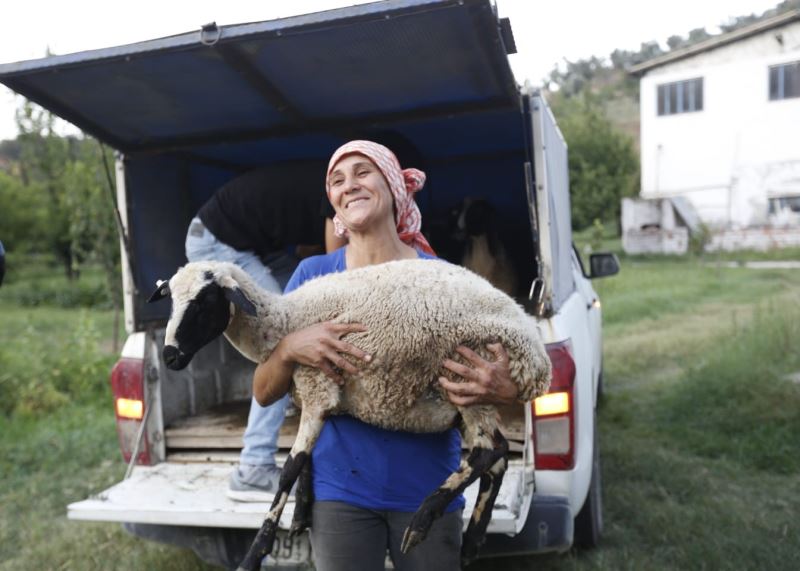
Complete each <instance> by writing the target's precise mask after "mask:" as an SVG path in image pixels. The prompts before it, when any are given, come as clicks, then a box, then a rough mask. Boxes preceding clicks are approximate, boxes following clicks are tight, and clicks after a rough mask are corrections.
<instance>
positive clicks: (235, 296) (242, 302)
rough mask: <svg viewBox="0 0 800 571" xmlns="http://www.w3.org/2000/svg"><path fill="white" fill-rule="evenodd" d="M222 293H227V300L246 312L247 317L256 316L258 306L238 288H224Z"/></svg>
mask: <svg viewBox="0 0 800 571" xmlns="http://www.w3.org/2000/svg"><path fill="white" fill-rule="evenodd" d="M222 291H224V292H225V298H226V299H227V300H228V301H230V302H231V303H232V304H233V305H235V306H236V307H238V308H239V309H241V310H242V311H244V312H245V313H246V314H247V315H252V316H255V314H256V306H255V305H253V302H252V301H250V300H249V299H247V296H246V295H244V294H243V293H242V290H241V289H239V288H238V287H223V288H222Z"/></svg>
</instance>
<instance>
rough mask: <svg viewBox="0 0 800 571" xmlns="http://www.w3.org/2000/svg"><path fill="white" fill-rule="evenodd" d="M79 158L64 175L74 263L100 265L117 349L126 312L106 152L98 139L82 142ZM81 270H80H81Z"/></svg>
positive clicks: (114, 205) (79, 147)
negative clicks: (106, 166)
mask: <svg viewBox="0 0 800 571" xmlns="http://www.w3.org/2000/svg"><path fill="white" fill-rule="evenodd" d="M77 149H78V151H77V155H78V156H77V158H76V159H75V160H73V161H71V162H69V163H68V164H67V166H66V169H65V172H64V180H63V185H64V205H65V207H66V208H67V211H68V213H69V237H70V249H71V251H72V253H73V263H77V262H78V261H83V260H90V261H92V262H95V263H97V264H99V265H100V267H101V268H102V269H103V275H104V276H105V279H106V288H107V291H108V292H109V297H110V298H111V302H112V304H113V307H114V317H115V323H114V349H115V350H116V347H117V337H116V336H117V331H118V329H119V328H118V324H117V321H118V320H119V314H120V310H121V308H122V284H121V281H120V265H119V264H120V256H119V240H118V235H117V227H116V222H115V218H116V213H115V208H116V204H115V203H114V200H113V197H112V196H113V191H112V189H110V188H109V184H110V183H109V181H108V179H107V177H106V173H105V170H104V168H103V156H102V153H103V150H102V148H101V147H100V144H99V143H98V142H97V141H95V140H94V139H90V138H86V139H82V140H80V145H79V146H78V147H77ZM77 269H78V268H76V270H77Z"/></svg>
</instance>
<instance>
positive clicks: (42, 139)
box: [16, 100, 77, 279]
mask: <svg viewBox="0 0 800 571" xmlns="http://www.w3.org/2000/svg"><path fill="white" fill-rule="evenodd" d="M16 120H17V128H18V130H19V135H18V136H17V141H18V142H19V145H20V158H19V171H20V177H21V180H22V184H23V185H24V186H25V187H26V189H27V191H28V192H30V193H31V194H32V195H39V197H40V201H39V209H40V213H39V215H40V216H41V217H42V218H43V219H45V220H46V224H43V225H41V226H40V227H37V228H35V230H36V232H38V233H40V236H41V238H42V239H43V240H44V242H45V243H46V244H47V250H48V251H49V252H51V253H53V254H54V255H55V256H56V258H57V259H58V260H59V261H60V262H61V264H62V267H63V268H64V271H65V272H66V274H67V276H68V277H69V278H70V279H72V278H74V277H76V274H75V271H76V268H77V264H76V261H75V260H74V259H73V258H74V253H73V251H72V248H71V244H72V240H71V238H70V233H69V212H68V210H67V209H66V207H65V190H64V173H65V171H66V167H67V163H68V162H69V161H70V158H71V154H72V152H73V146H74V144H73V142H72V141H71V140H70V139H68V138H64V137H60V136H58V135H57V134H56V133H55V132H54V130H53V126H54V122H55V117H54V116H53V115H52V113H50V112H48V111H46V110H44V109H42V108H41V107H39V106H37V105H34V104H33V103H31V102H30V101H27V100H25V101H24V102H23V104H22V105H21V106H20V107H19V108H18V109H17V114H16ZM31 230H34V229H33V228H32V229H31Z"/></svg>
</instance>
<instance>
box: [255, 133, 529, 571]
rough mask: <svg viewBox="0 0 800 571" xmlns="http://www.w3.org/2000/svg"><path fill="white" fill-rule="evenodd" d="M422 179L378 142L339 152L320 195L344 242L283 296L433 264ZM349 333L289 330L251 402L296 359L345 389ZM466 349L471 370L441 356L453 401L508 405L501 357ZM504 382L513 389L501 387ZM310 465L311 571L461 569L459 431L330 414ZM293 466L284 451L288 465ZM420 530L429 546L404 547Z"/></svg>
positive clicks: (358, 358)
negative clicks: (418, 514) (455, 381)
mask: <svg viewBox="0 0 800 571" xmlns="http://www.w3.org/2000/svg"><path fill="white" fill-rule="evenodd" d="M424 183H425V173H423V172H422V171H420V170H417V169H413V168H410V169H402V168H401V167H400V163H399V161H398V160H397V157H396V156H395V155H394V153H392V152H391V151H390V150H389V149H388V148H386V147H384V146H383V145H379V144H377V143H374V142H372V141H363V140H357V141H351V142H349V143H347V144H345V145H343V146H342V147H340V148H339V149H338V150H337V151H336V152H335V153H334V154H333V156H332V157H331V160H330V162H329V163H328V172H327V177H326V190H327V193H328V198H329V199H330V201H331V204H332V205H333V208H334V210H335V211H336V216H335V218H334V223H335V226H336V231H337V234H339V235H340V236H347V237H348V239H349V242H348V244H347V246H345V247H344V248H341V249H339V250H336V251H334V252H332V253H330V254H327V255H324V256H314V257H311V258H307V259H306V260H304V261H303V262H302V263H301V264H300V266H299V267H298V268H297V270H296V272H295V274H294V275H293V276H292V279H291V280H290V281H289V284H288V285H287V287H286V290H285V293H289V292H291V291H293V290H294V289H297V288H298V287H300V285H302V284H303V283H304V282H305V281H308V280H310V279H312V278H314V277H317V276H322V275H325V274H329V273H334V272H342V271H350V270H353V269H356V268H363V267H366V266H371V265H375V264H381V263H384V262H389V261H393V260H405V259H415V258H421V259H435V255H434V253H433V250H432V249H431V247H430V245H429V244H428V241H427V240H426V239H425V237H424V236H423V235H422V233H421V232H420V226H421V215H420V211H419V208H418V207H417V205H416V202H415V201H414V194H415V193H416V192H418V191H419V190H420V189H421V188H422V186H423V184H424ZM425 263H428V262H425ZM430 263H440V262H433V261H432V262H430ZM409 303H410V301H409ZM348 327H349V329H342V327H341V326H339V327H338V328H337V327H336V326H335V325H334V324H333V323H332V322H325V323H319V324H316V325H312V326H309V327H306V328H304V329H300V330H297V331H294V332H292V333H289V334H288V335H286V336H285V337H284V338H283V339H282V340H281V341H280V342H279V343H278V345H277V346H276V347H275V349H274V351H273V352H272V354H271V355H270V357H269V358H268V359H267V361H266V362H264V363H262V364H260V365H259V366H258V367H257V369H256V373H255V375H254V379H253V394H254V395H255V397H256V399H257V400H258V401H259V403H260V404H262V405H267V404H270V403H271V402H274V401H275V400H277V399H279V398H282V397H283V395H284V394H286V392H287V391H288V389H289V383H290V381H291V378H292V374H293V372H294V370H295V367H296V366H297V365H298V364H300V365H306V366H308V367H313V368H316V369H319V370H321V371H322V372H324V373H325V374H326V375H327V376H328V377H329V378H330V379H331V381H332V382H335V383H339V384H342V383H343V382H344V380H343V375H344V374H346V373H350V374H353V373H355V372H356V371H357V370H358V369H357V367H356V365H355V364H354V363H353V362H366V361H369V360H370V358H371V356H367V355H366V354H365V353H364V351H362V350H361V349H360V348H358V347H356V346H355V345H352V344H350V343H348V342H347V341H346V340H344V339H342V337H344V336H345V335H346V334H347V333H351V332H353V331H364V330H365V329H364V328H363V326H362V325H361V324H358V323H351V324H349V325H348ZM497 351H501V349H500V348H499V347H498V348H497ZM470 353H471V354H470V355H469V356H464V355H463V354H462V356H464V357H465V358H466V359H467V361H468V362H469V363H470V365H471V366H472V368H470V367H466V366H463V365H461V364H459V363H457V362H455V361H451V360H449V359H448V360H445V362H444V363H443V367H445V368H448V369H450V370H451V371H453V372H454V373H455V374H456V375H460V376H462V377H463V378H464V379H465V382H464V383H461V384H460V385H459V389H460V392H459V394H458V395H456V396H454V395H452V394H451V395H450V399H451V400H453V399H459V398H461V399H463V398H469V399H472V400H471V401H470V402H483V403H490V402H494V403H497V402H504V403H511V402H513V401H514V400H515V398H516V396H517V388H516V385H514V384H513V381H512V380H511V376H510V369H509V365H508V359H503V358H497V359H495V360H493V361H486V360H484V359H482V358H481V357H480V356H478V355H477V354H474V353H472V352H470ZM344 356H347V357H348V358H347V359H346V358H343V357H344ZM351 361H353V362H351ZM443 386H445V388H447V386H446V385H443ZM486 386H489V387H492V390H489V391H488V392H487V391H485V390H484V391H483V392H482V393H481V394H480V395H477V394H472V392H474V390H475V389H474V388H473V387H478V388H484V387H486ZM509 387H510V388H511V389H512V390H510V391H508V390H507V389H508V388H509ZM465 391H466V393H469V394H465ZM453 402H455V400H453ZM365 458H368V459H369V461H366V462H365V461H364V459H365ZM311 459H312V461H311V466H312V487H313V497H314V503H313V508H312V511H311V514H310V515H311V542H312V546H313V553H314V559H315V564H316V567H317V569H319V570H320V571H326V570H337V571H338V570H339V569H345V568H348V569H349V568H351V567H352V565H353V563H354V562H358V565H359V568H360V569H383V566H384V565H383V564H384V560H385V557H386V552H387V549H388V551H389V554H390V557H391V558H392V560H393V562H394V564H395V567H398V568H402V569H408V570H411V571H419V570H424V569H456V568H459V566H460V558H461V553H460V551H461V544H462V541H461V529H462V518H461V510H462V508H463V505H464V499H463V497H462V496H461V493H460V489H455V490H442V489H439V488H440V485H441V484H442V482H444V481H445V480H447V479H448V477H449V476H450V475H451V474H453V473H455V472H456V470H458V468H459V464H460V461H461V439H460V437H459V433H458V431H456V430H455V429H453V428H451V429H449V430H446V431H444V432H437V433H430V434H411V433H405V432H400V431H393V430H385V429H382V428H378V427H376V426H372V425H369V424H367V423H365V422H362V421H360V420H358V419H356V418H355V417H351V416H347V415H333V416H331V417H330V418H328V419H327V421H326V422H325V424H324V426H323V427H322V428H321V432H320V433H319V437H318V440H317V441H316V444H315V445H314V447H313V450H312V455H311ZM291 461H292V457H291V456H290V459H289V460H287V464H288V463H291ZM437 489H439V491H438V492H437V493H436V494H434V495H433V496H436V497H437V498H442V499H443V502H440V503H441V505H438V504H437V508H436V510H434V512H435V513H436V514H437V515H438V514H442V513H443V515H442V516H441V517H439V518H438V519H435V521H433V523H432V525H431V526H430V528H428V526H427V525H426V526H423V527H424V533H423V532H419V533H416V532H415V533H412V534H408V533H406V536H404V532H405V530H406V527H411V528H412V529H414V530H417V527H415V525H417V524H416V523H415V521H416V520H413V519H412V516H413V514H414V512H415V511H416V510H417V508H418V507H419V506H420V504H422V503H423V501H424V500H425V498H426V496H427V495H428V494H429V493H430V491H431V490H437ZM446 492H450V493H446ZM437 494H438V495H437ZM433 496H431V497H433ZM431 519H433V518H431ZM417 523H418V522H417ZM471 527H472V526H471ZM420 529H422V528H420ZM425 533H427V539H426V540H425V541H424V542H422V543H419V545H417V546H416V547H415V548H414V549H413V550H410V548H411V547H412V546H414V545H416V544H417V543H418V542H419V541H421V539H422V538H424V537H425ZM417 536H418V537H417ZM409 537H411V539H409ZM415 538H416V539H415ZM257 542H258V539H257ZM467 551H470V550H469V549H468V550H467ZM470 553H471V551H470ZM247 560H248V561H249V558H248V559H247Z"/></svg>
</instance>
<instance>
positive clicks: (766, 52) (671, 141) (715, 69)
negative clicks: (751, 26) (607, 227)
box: [640, 22, 800, 228]
mask: <svg viewBox="0 0 800 571" xmlns="http://www.w3.org/2000/svg"><path fill="white" fill-rule="evenodd" d="M778 33H780V34H781V36H782V39H783V43H782V44H781V43H780V42H778V40H777V39H776V34H778ZM798 60H800V22H794V23H791V24H788V25H785V26H783V27H781V28H775V29H773V30H769V31H768V32H764V33H762V34H760V35H758V36H754V37H751V38H747V39H743V40H740V41H738V42H736V43H734V44H730V45H727V46H723V47H720V48H716V49H714V50H712V51H709V52H704V53H701V54H698V55H696V56H693V57H690V58H687V59H684V60H680V61H677V62H674V63H671V64H667V65H664V66H661V67H658V68H655V69H653V70H651V71H649V72H647V73H646V74H645V75H644V76H643V77H642V79H641V84H640V87H641V95H640V98H641V99H640V104H641V160H642V181H641V184H642V187H641V196H642V197H643V198H661V197H669V196H686V197H687V198H688V199H689V200H690V201H691V202H692V203H693V205H694V206H695V208H696V209H697V211H698V214H699V215H700V217H701V219H702V220H703V221H705V222H707V223H710V224H711V225H713V226H728V227H734V228H736V227H744V226H750V225H761V224H765V223H767V221H768V220H767V197H768V195H769V194H770V193H772V194H775V193H779V192H783V193H785V192H791V191H792V189H796V191H797V193H798V194H800V98H793V99H784V100H780V101H770V100H769V82H768V77H769V75H768V67H769V66H771V65H775V64H780V63H787V62H792V61H798ZM695 77H703V110H702V111H698V112H692V113H681V114H675V115H663V116H658V115H657V87H658V85H660V84H663V83H670V82H673V81H680V80H685V79H692V78H695Z"/></svg>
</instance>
